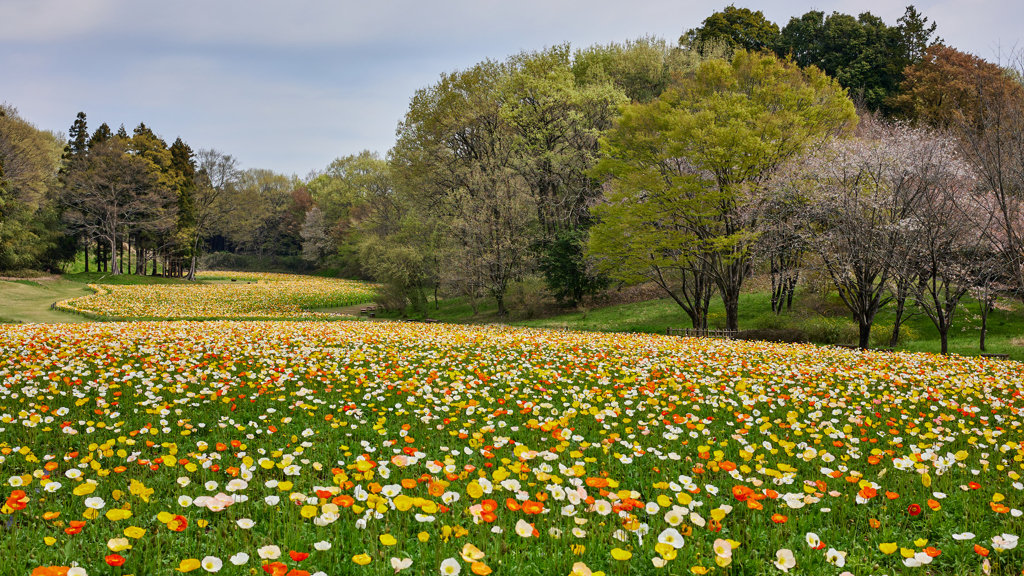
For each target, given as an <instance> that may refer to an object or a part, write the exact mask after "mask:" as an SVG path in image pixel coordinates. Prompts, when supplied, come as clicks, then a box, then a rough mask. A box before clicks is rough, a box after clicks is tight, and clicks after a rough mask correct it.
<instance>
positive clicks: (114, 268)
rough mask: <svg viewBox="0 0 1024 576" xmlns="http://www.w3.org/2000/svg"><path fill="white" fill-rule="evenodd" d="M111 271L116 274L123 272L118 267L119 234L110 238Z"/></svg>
mask: <svg viewBox="0 0 1024 576" xmlns="http://www.w3.org/2000/svg"><path fill="white" fill-rule="evenodd" d="M110 273H111V274H113V275H114V276H116V275H118V274H120V273H121V270H120V269H119V268H118V267H117V236H116V235H114V236H113V237H112V238H111V239H110Z"/></svg>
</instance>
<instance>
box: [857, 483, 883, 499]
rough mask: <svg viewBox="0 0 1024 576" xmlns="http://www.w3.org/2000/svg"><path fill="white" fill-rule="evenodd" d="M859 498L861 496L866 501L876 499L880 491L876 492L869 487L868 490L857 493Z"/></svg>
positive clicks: (862, 489)
mask: <svg viewBox="0 0 1024 576" xmlns="http://www.w3.org/2000/svg"><path fill="white" fill-rule="evenodd" d="M857 496H860V497H861V498H864V499H865V500H870V499H872V498H874V497H875V496H878V490H875V489H874V488H872V487H871V486H868V487H866V488H861V489H860V491H859V492H857Z"/></svg>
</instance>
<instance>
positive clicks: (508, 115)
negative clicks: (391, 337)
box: [0, 6, 1024, 351]
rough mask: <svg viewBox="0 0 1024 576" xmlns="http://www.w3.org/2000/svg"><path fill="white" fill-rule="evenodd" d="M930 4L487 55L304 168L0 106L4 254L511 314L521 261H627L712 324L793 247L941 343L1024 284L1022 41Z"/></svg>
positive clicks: (742, 20)
mask: <svg viewBox="0 0 1024 576" xmlns="http://www.w3.org/2000/svg"><path fill="white" fill-rule="evenodd" d="M935 31H936V25H935V24H934V23H929V22H928V20H927V18H924V17H922V16H921V15H920V14H919V13H918V12H917V11H916V10H915V9H914V8H913V6H910V7H908V8H907V9H906V11H905V13H904V15H903V17H901V18H900V19H899V20H898V21H897V22H896V23H895V24H894V25H888V24H886V23H885V22H883V21H882V20H881V19H879V18H877V17H875V16H873V15H871V14H870V13H864V14H860V15H858V16H856V17H854V16H851V15H846V14H840V13H833V14H831V15H825V14H823V13H821V12H817V11H811V12H808V13H806V14H804V15H802V16H800V17H794V18H792V19H790V21H789V23H787V24H786V25H785V26H783V27H781V28H780V27H779V26H778V25H776V24H774V23H772V22H769V21H767V20H766V19H765V18H764V16H763V14H762V13H761V12H755V11H751V10H749V9H746V8H736V7H735V6H729V7H727V8H725V9H724V10H722V11H720V12H716V13H714V14H712V15H711V16H710V17H708V18H707V19H705V20H704V22H703V23H702V25H701V26H700V27H698V28H695V29H693V30H688V31H686V32H685V33H684V34H683V35H682V37H681V38H680V39H679V42H678V43H670V42H668V41H666V40H664V39H660V38H653V37H648V38H640V39H637V40H635V41H627V42H625V43H621V44H619V43H610V44H605V45H595V46H590V47H587V48H583V49H572V48H571V47H570V46H568V45H560V46H554V47H549V48H546V49H544V50H540V51H527V52H522V53H519V54H515V55H512V56H510V57H508V58H506V59H504V60H501V61H495V60H487V61H484V62H481V63H479V64H477V65H475V66H472V67H470V68H467V69H465V70H458V71H454V72H450V73H445V74H442V75H441V76H440V78H439V79H438V81H437V82H436V83H434V84H432V85H430V86H427V87H425V88H422V89H420V90H418V91H416V93H415V94H414V95H413V97H412V99H411V101H410V105H409V109H408V112H407V113H406V115H405V117H404V118H403V119H402V121H401V122H400V123H399V125H398V128H397V132H396V136H397V138H396V144H395V146H394V148H392V149H391V150H390V151H388V153H387V155H386V157H383V158H382V157H381V156H379V155H377V154H376V153H371V152H368V151H364V152H362V153H359V154H355V155H351V156H347V157H343V158H338V159H337V160H335V161H334V162H332V163H331V164H330V165H329V166H327V167H326V168H324V169H323V170H318V171H314V172H312V173H310V174H309V175H307V176H306V177H305V178H303V179H299V178H297V177H294V176H293V177H290V178H289V177H285V176H283V175H278V174H274V173H273V172H270V171H267V170H259V169H249V170H242V169H240V168H239V166H238V162H237V160H236V159H234V158H233V157H231V156H230V155H227V154H224V153H221V152H218V151H214V150H206V151H199V152H198V153H195V154H193V152H192V150H191V149H190V148H189V147H188V146H187V145H186V144H185V143H184V142H183V141H182V140H181V139H180V138H179V139H178V140H177V141H176V142H175V143H174V144H172V145H171V146H167V145H166V144H165V143H164V141H163V140H162V139H160V138H159V137H158V136H157V135H155V134H154V133H153V132H152V131H151V130H150V129H149V128H148V127H146V126H144V125H142V124H140V125H139V127H138V128H136V129H135V130H134V131H133V133H132V134H131V135H129V134H128V133H127V132H126V131H125V130H124V129H123V128H122V129H121V130H119V131H118V133H117V134H111V131H110V129H109V128H108V127H106V125H103V126H101V127H100V129H98V130H97V131H96V132H94V133H93V134H91V135H90V134H89V133H88V131H87V127H86V124H85V115H84V114H80V115H79V118H78V119H76V121H75V124H74V125H73V126H72V128H71V130H70V132H69V135H68V138H67V141H66V143H65V145H64V146H63V149H62V148H61V142H62V140H63V137H62V136H58V135H54V134H51V133H47V132H42V131H39V130H36V129H35V128H34V127H32V126H31V125H30V124H29V123H27V121H25V120H23V119H21V118H20V117H18V116H17V113H16V111H15V110H14V109H13V108H10V107H7V108H5V109H4V111H5V113H4V115H2V116H0V168H2V169H3V170H4V172H3V174H5V176H4V177H3V180H2V182H3V184H0V198H2V199H4V201H3V203H0V210H2V211H3V216H4V226H3V227H2V228H0V242H2V245H0V249H2V252H0V269H4V268H12V267H19V266H29V265H32V263H35V265H42V264H59V263H60V262H64V261H68V260H69V259H71V258H74V256H75V254H76V253H77V254H81V253H82V251H83V250H84V251H86V261H87V262H88V260H89V258H88V251H89V250H92V252H93V256H94V257H95V258H98V261H99V262H101V263H103V264H102V265H103V266H104V267H105V269H107V270H109V271H111V272H117V271H119V270H120V268H121V267H120V261H119V260H120V258H123V254H124V252H125V250H127V253H128V261H129V263H130V262H131V261H132V256H131V255H132V252H133V251H134V252H135V271H136V272H137V273H138V272H139V271H140V269H141V271H142V272H143V273H145V271H146V263H147V262H149V263H152V264H153V270H154V271H155V270H156V267H155V260H156V259H158V258H159V259H161V261H162V262H163V263H164V264H163V265H164V270H165V271H170V272H174V273H178V274H182V275H185V276H190V275H191V273H193V272H194V270H195V267H196V262H197V260H198V258H199V257H200V255H201V254H202V253H203V252H204V251H205V252H213V251H224V250H227V251H229V252H236V253H245V254H250V255H251V256H252V257H254V258H255V259H257V260H260V259H264V258H267V259H269V258H272V257H280V256H290V257H292V258H293V260H292V262H294V261H295V260H297V259H299V258H301V259H302V261H304V262H306V263H307V265H308V266H326V267H331V268H334V269H336V270H337V271H338V272H339V273H340V274H343V275H346V276H349V277H362V278H372V279H374V280H377V281H379V282H381V283H382V284H383V286H384V289H383V290H382V295H381V299H382V301H383V302H385V303H386V304H387V305H388V306H390V307H407V306H408V307H411V308H413V309H415V310H417V311H418V312H419V313H423V314H426V313H428V307H429V300H430V297H431V296H433V298H434V300H435V301H436V299H437V297H438V294H443V295H460V296H464V297H465V299H466V301H467V302H468V303H469V304H470V306H472V307H473V308H474V310H476V309H477V308H478V306H479V305H480V304H481V303H482V302H483V301H484V300H487V299H489V300H491V301H493V302H495V303H496V305H497V308H498V312H499V314H506V313H507V312H508V309H509V294H510V290H513V289H514V288H515V287H517V286H523V285H529V286H535V285H537V284H538V283H542V284H543V285H544V286H546V288H547V289H548V290H549V291H550V293H551V294H553V295H554V297H555V298H556V299H557V300H558V301H559V302H561V303H563V304H566V305H570V306H571V305H575V304H577V303H579V302H581V301H582V300H583V299H584V298H585V297H587V296H588V295H591V294H595V293H597V292H599V291H601V290H603V289H605V288H606V287H608V286H609V285H610V284H611V283H613V282H619V283H622V282H624V283H634V282H641V281H649V282H653V283H654V284H655V285H657V286H658V287H659V288H660V289H661V290H663V291H664V293H665V294H666V295H667V296H669V297H671V298H672V299H673V300H674V301H675V302H677V303H678V304H679V306H680V307H681V308H682V309H683V310H684V311H685V313H686V314H687V315H688V316H689V317H690V319H691V321H692V323H693V326H694V327H697V328H706V327H707V323H708V309H709V306H710V302H711V300H712V298H713V297H714V296H715V295H717V296H718V297H720V298H721V299H722V301H723V303H724V304H725V310H726V328H728V329H736V328H738V323H739V310H738V307H739V294H740V292H741V290H742V288H743V285H744V282H745V281H746V280H748V279H749V278H750V277H751V276H752V275H753V274H754V273H755V272H758V271H763V272H764V273H765V274H766V275H767V276H768V277H769V278H770V280H771V305H772V309H773V311H775V312H776V313H781V312H782V311H784V310H786V309H789V308H791V307H792V305H793V299H794V294H795V290H796V286H797V285H798V283H799V282H800V279H801V277H802V275H803V274H806V271H807V270H810V269H815V270H817V271H819V272H820V273H821V274H824V275H825V276H826V277H827V278H828V279H829V280H830V281H831V282H832V284H833V285H834V288H835V290H836V291H838V293H839V295H840V298H841V299H842V301H843V302H844V303H845V304H846V306H847V307H848V308H849V309H850V313H851V316H852V317H853V318H854V319H855V321H856V322H857V324H858V326H859V330H860V344H861V346H865V347H866V346H867V342H868V335H869V334H870V330H871V326H872V324H873V322H874V317H875V315H876V314H877V313H878V311H879V310H880V309H881V308H882V307H885V306H889V305H892V306H893V307H894V309H895V310H896V317H897V320H896V323H895V325H894V327H893V335H892V341H893V342H895V341H896V340H897V338H898V336H899V330H900V324H901V322H902V321H903V319H905V314H907V313H908V310H909V309H910V308H911V307H914V309H915V310H920V311H922V312H923V313H925V314H926V315H928V317H929V318H931V319H932V321H933V323H934V324H935V325H936V328H937V330H938V331H939V333H940V336H941V338H942V341H943V350H944V351H945V350H946V340H947V334H948V333H949V329H950V326H951V324H952V323H953V321H954V317H955V314H956V311H957V309H958V307H959V305H960V302H961V300H962V299H963V297H964V296H966V295H971V296H973V297H975V298H977V299H978V300H979V301H982V302H985V303H987V302H989V301H990V299H991V297H992V296H993V295H994V294H996V293H997V292H1006V291H1015V290H1018V289H1019V288H1020V287H1021V286H1024V273H1022V267H1021V262H1020V255H1021V254H1022V253H1024V245H1022V243H1024V237H1022V235H1021V232H1020V230H1021V227H1020V226H1019V218H1020V199H1021V197H1022V195H1024V190H1021V182H1022V181H1024V179H1022V177H1024V174H1022V172H1024V112H1022V111H1024V97H1022V85H1021V78H1022V71H1024V66H1022V65H1021V64H1022V63H1021V59H1020V58H1019V57H1018V55H1015V54H1010V55H1002V56H1004V57H1006V60H1005V61H1003V62H996V63H992V62H988V61H986V60H984V59H982V58H979V57H977V56H974V55H970V54H966V53H963V52H960V51H958V50H956V49H955V48H953V47H949V46H946V45H944V44H943V42H942V41H941V40H940V39H938V38H937V37H935ZM19 134H21V135H22V136H18V135H19ZM19 138H20V139H19ZM26 165H31V166H34V167H35V168H32V169H26V168H25V166H26ZM12 175H13V176H12ZM102 207H105V208H102ZM215 256H216V255H215ZM140 266H141V268H140ZM531 283H532V284H531ZM987 312H988V307H987V306H983V310H982V315H983V318H984V317H985V315H986V314H987ZM981 346H982V347H984V330H983V331H982V342H981Z"/></svg>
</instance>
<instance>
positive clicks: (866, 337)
mask: <svg viewBox="0 0 1024 576" xmlns="http://www.w3.org/2000/svg"><path fill="white" fill-rule="evenodd" d="M870 343H871V324H864V323H863V322H862V323H860V342H859V343H858V345H859V346H860V349H861V350H867V349H868V344H870Z"/></svg>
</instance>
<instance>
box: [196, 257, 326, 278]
mask: <svg viewBox="0 0 1024 576" xmlns="http://www.w3.org/2000/svg"><path fill="white" fill-rule="evenodd" d="M199 267H200V268H202V269H203V270H237V271H240V272H285V273H290V274H305V273H308V272H310V271H312V270H313V265H312V264H311V263H310V262H308V261H306V260H303V259H302V257H301V256H279V255H276V254H273V255H268V256H266V257H264V258H259V257H257V256H255V255H253V254H233V253H231V252H211V253H208V254H203V255H202V257H200V259H199Z"/></svg>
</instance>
